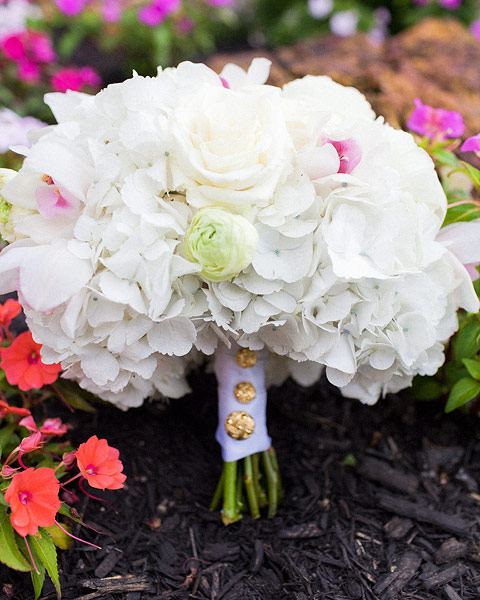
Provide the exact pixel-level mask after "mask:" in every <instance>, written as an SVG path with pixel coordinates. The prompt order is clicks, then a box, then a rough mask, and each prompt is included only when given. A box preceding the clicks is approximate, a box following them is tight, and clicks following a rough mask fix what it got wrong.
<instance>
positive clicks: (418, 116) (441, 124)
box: [407, 98, 465, 142]
mask: <svg viewBox="0 0 480 600" xmlns="http://www.w3.org/2000/svg"><path fill="white" fill-rule="evenodd" d="M414 102H415V107H416V108H415V110H414V111H413V112H412V114H411V115H410V118H409V119H408V121H407V127H409V128H410V129H411V130H412V131H415V132H416V133H420V134H422V135H424V136H425V137H427V138H429V139H431V140H433V139H435V140H437V141H439V142H443V141H444V140H446V139H447V138H456V137H459V136H461V135H463V132H464V131H465V124H464V123H463V119H462V115H461V114H460V113H458V112H456V111H454V110H445V109H444V108H433V107H431V106H428V104H423V103H422V101H421V100H420V99H419V98H415V100H414Z"/></svg>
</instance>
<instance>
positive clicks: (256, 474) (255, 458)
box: [252, 452, 268, 508]
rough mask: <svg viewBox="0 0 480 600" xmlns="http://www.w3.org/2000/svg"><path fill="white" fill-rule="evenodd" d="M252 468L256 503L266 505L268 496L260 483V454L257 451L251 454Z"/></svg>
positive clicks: (261, 505) (261, 506)
mask: <svg viewBox="0 0 480 600" xmlns="http://www.w3.org/2000/svg"><path fill="white" fill-rule="evenodd" d="M252 468H253V485H254V486H255V493H256V495H257V498H258V504H259V506H260V508H263V507H264V506H267V504H268V498H267V494H266V493H265V490H264V489H263V486H262V484H261V483H260V477H261V475H260V455H259V453H258V452H256V453H255V454H252Z"/></svg>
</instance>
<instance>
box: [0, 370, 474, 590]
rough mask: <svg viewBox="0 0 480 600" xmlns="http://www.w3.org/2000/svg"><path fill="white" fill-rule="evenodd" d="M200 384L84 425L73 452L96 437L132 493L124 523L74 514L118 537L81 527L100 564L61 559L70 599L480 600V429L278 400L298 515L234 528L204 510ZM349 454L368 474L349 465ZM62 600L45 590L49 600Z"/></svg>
mask: <svg viewBox="0 0 480 600" xmlns="http://www.w3.org/2000/svg"><path fill="white" fill-rule="evenodd" d="M192 384H193V386H194V389H195V393H194V394H192V395H191V396H189V397H188V398H185V399H182V400H179V401H173V402H172V403H171V405H170V406H167V407H164V406H161V405H158V404H157V405H153V404H148V405H146V406H144V407H143V408H141V409H137V410H131V411H130V412H128V413H121V412H119V411H117V410H116V409H114V408H110V407H105V408H103V407H102V408H101V409H100V410H99V411H98V413H97V415H95V416H93V417H92V416H91V415H84V414H83V415H82V414H75V415H74V416H73V420H74V421H76V422H77V425H78V427H77V428H76V430H75V431H74V433H73V436H74V438H76V439H75V441H76V442H79V441H81V440H84V439H86V438H87V437H88V436H90V435H92V434H97V435H98V436H99V437H106V438H107V439H108V440H109V442H110V443H111V444H112V445H113V446H116V447H118V448H119V449H120V451H121V456H122V459H123V461H124V464H125V471H126V473H127V475H128V486H127V487H126V489H125V490H123V491H119V492H107V493H106V497H108V498H109V499H110V500H111V501H112V502H113V503H114V504H115V506H116V508H117V510H118V512H119V514H117V515H115V514H114V513H113V512H112V511H110V510H109V509H105V508H104V507H102V506H101V505H100V504H98V503H97V502H94V501H92V500H90V499H88V498H86V497H83V496H82V498H81V499H80V501H79V503H78V504H77V507H78V509H79V510H80V512H81V513H82V515H83V516H84V519H85V520H86V521H87V522H88V523H90V524H91V525H92V526H93V527H94V528H95V529H100V530H102V531H103V532H105V533H106V535H102V536H100V535H97V534H96V533H95V532H93V531H91V530H87V529H85V528H83V529H82V530H81V531H79V532H77V533H78V534H79V535H80V536H83V537H84V538H85V539H88V540H90V541H94V542H96V543H98V544H99V545H101V546H102V550H95V549H93V548H90V547H88V546H84V545H82V544H80V543H75V545H74V547H73V548H72V549H71V550H69V551H67V552H62V553H61V559H60V566H61V578H62V583H63V593H64V598H66V599H76V600H80V599H81V600H89V599H94V598H104V599H106V600H109V599H111V600H114V599H115V600H120V599H124V600H141V599H145V600H151V599H154V598H155V599H158V598H162V599H169V600H170V599H171V600H173V599H178V600H187V599H188V598H196V599H198V600H200V599H202V600H203V599H205V600H206V599H208V600H222V599H223V600H243V599H245V600H247V599H248V600H269V599H272V600H273V599H275V600H282V599H292V600H312V599H318V600H320V599H321V600H356V599H368V600H373V599H379V600H380V599H381V600H390V599H392V600H393V599H396V598H403V599H419V600H443V599H445V600H459V599H462V600H468V599H474V598H479V596H480V574H479V570H478V567H479V563H480V553H479V550H480V548H479V517H478V515H479V508H480V493H479V483H480V441H479V433H480V427H479V423H478V421H477V420H476V419H467V418H465V417H464V415H461V414H454V415H450V416H445V415H444V414H443V413H442V408H441V406H439V405H434V404H414V403H413V402H412V401H411V400H410V399H409V398H408V396H404V397H389V398H387V399H385V400H383V401H381V402H379V404H378V405H376V406H375V407H367V406H362V405H361V404H360V403H358V402H356V401H350V400H345V399H342V398H341V397H340V396H339V395H338V392H337V391H336V390H334V389H333V388H332V387H330V386H329V385H328V384H327V383H325V382H322V384H319V385H318V386H316V387H314V388H311V389H302V388H300V387H298V386H296V385H294V384H293V383H291V382H287V383H286V384H285V385H284V386H283V387H282V388H280V389H273V390H271V391H270V394H269V422H270V433H271V434H272V436H273V438H274V440H275V446H276V449H277V453H278V456H279V459H280V463H281V468H282V474H283V479H284V483H285V488H286V492H287V494H286V500H285V502H284V504H283V505H282V506H281V508H280V510H279V513H278V515H277V516H276V517H275V518H274V519H272V520H268V519H261V520H259V521H254V520H252V519H251V518H250V517H245V518H244V519H243V520H242V521H241V522H239V523H235V524H233V525H230V526H229V527H224V526H223V525H222V523H221V521H220V517H219V515H218V514H216V513H211V512H209V510H208V503H209V500H210V497H211V494H212V492H213V489H214V487H215V484H216V480H217V477H218V475H219V473H220V453H219V449H218V447H217V444H216V442H215V441H214V430H215V412H216V407H215V405H216V400H215V382H214V380H213V378H212V377H211V376H205V375H202V376H200V375H199V376H197V377H196V378H194V380H193V381H192ZM349 455H353V456H354V457H355V458H356V460H357V464H356V466H342V461H344V459H345V457H349ZM350 458H351V456H350ZM347 462H348V461H347ZM0 580H1V581H2V582H3V583H4V584H5V583H9V584H13V598H17V599H21V600H26V599H30V598H32V592H31V588H30V587H29V582H28V577H25V576H23V575H16V574H15V575H14V576H12V575H11V574H10V573H8V572H6V571H5V570H3V571H0ZM10 590H11V588H10ZM11 591H12V590H11ZM54 597H55V594H54V592H53V589H52V588H50V587H48V586H46V587H45V590H44V596H43V598H45V599H46V598H54Z"/></svg>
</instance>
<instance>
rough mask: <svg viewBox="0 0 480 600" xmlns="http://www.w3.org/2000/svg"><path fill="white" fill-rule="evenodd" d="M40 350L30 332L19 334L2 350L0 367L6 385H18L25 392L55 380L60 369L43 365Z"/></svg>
mask: <svg viewBox="0 0 480 600" xmlns="http://www.w3.org/2000/svg"><path fill="white" fill-rule="evenodd" d="M41 348H42V346H41V345H40V344H37V343H36V342H34V340H33V338H32V333H31V332H30V331H26V332H24V333H21V334H20V335H19V336H18V337H16V338H15V340H14V342H13V343H12V345H11V346H9V347H8V348H2V351H1V363H0V367H1V368H2V369H3V370H4V371H5V374H6V376H7V381H8V383H10V384H11V385H18V387H19V388H20V389H21V390H22V391H24V392H26V391H28V390H31V389H32V388H41V387H42V386H44V385H45V384H47V383H53V382H54V381H56V380H57V378H58V374H59V372H60V371H61V370H62V367H61V365H60V364H53V365H46V364H44V363H43V362H42V359H41V356H40V350H41Z"/></svg>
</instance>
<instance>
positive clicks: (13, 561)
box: [0, 505, 31, 571]
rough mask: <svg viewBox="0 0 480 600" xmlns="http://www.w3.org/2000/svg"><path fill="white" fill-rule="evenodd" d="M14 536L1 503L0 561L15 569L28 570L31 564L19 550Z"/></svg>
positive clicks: (15, 535) (16, 535)
mask: <svg viewBox="0 0 480 600" xmlns="http://www.w3.org/2000/svg"><path fill="white" fill-rule="evenodd" d="M16 537H18V534H16V533H15V532H14V530H13V527H12V524H11V523H10V519H9V517H8V516H7V510H6V508H5V507H4V506H3V505H2V506H0V562H3V563H4V564H6V565H7V567H10V568H11V569H15V570H16V571H30V570H31V566H30V565H29V564H28V563H27V561H26V559H25V557H24V555H23V554H22V553H21V552H20V549H19V547H18V544H17V540H16Z"/></svg>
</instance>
